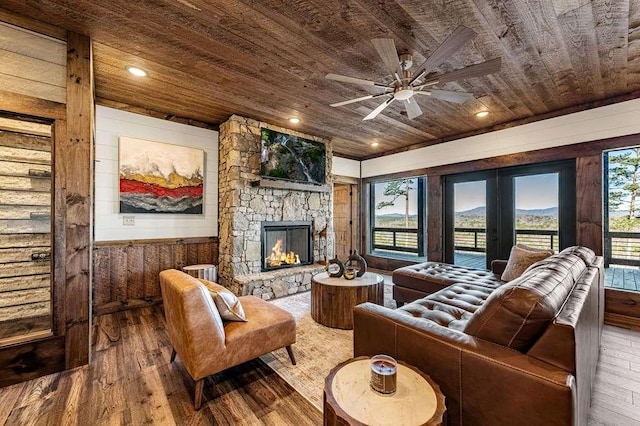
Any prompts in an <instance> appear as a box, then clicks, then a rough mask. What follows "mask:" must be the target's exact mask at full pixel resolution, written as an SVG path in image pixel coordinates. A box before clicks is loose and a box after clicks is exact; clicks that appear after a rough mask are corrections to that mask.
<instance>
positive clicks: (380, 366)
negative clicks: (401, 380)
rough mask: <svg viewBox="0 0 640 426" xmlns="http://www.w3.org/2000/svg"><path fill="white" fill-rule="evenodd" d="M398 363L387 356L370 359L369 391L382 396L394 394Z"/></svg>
mask: <svg viewBox="0 0 640 426" xmlns="http://www.w3.org/2000/svg"><path fill="white" fill-rule="evenodd" d="M397 371H398V363H397V362H396V360H395V359H393V358H391V357H390V356H388V355H376V356H374V357H373V358H371V389H373V390H374V391H376V392H378V393H381V394H384V395H393V394H394V393H395V392H396V378H397Z"/></svg>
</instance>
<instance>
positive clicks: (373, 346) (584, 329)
mask: <svg viewBox="0 0 640 426" xmlns="http://www.w3.org/2000/svg"><path fill="white" fill-rule="evenodd" d="M440 265H442V264H440ZM446 266H447V265H442V267H444V268H445V270H447V269H446ZM434 267H436V266H434ZM480 272H481V271H479V273H478V276H479V277H481V278H480V279H478V280H477V281H475V282H474V281H473V280H471V279H469V277H470V274H462V275H463V276H464V279H459V280H458V279H456V278H453V277H452V276H450V277H448V278H445V279H447V280H450V281H451V283H450V284H449V285H448V286H446V287H445V288H443V289H441V290H439V291H436V292H435V293H433V294H431V295H428V296H426V297H424V298H421V299H418V300H416V301H414V302H411V303H408V304H407V305H405V306H403V307H400V308H398V309H395V310H392V309H389V308H385V307H382V306H378V305H374V304H370V303H365V304H362V305H359V306H357V307H356V308H355V309H354V356H361V355H374V354H378V353H385V354H389V355H391V356H393V357H395V358H398V359H401V360H403V361H405V362H407V363H409V364H412V365H414V366H416V367H418V368H420V369H421V370H422V371H424V372H425V373H426V374H428V375H429V376H431V378H432V379H434V380H435V381H436V382H437V383H438V385H439V386H440V388H441V390H442V391H443V393H444V394H445V397H446V404H447V415H448V420H449V425H506V424H509V425H583V424H586V423H587V413H588V407H589V405H590V398H591V387H592V384H593V380H594V377H595V369H596V364H597V361H598V355H599V347H600V336H601V333H602V323H603V315H604V287H603V273H604V271H603V261H602V258H601V257H597V256H595V255H594V253H593V251H591V250H590V249H587V248H584V247H571V248H568V249H565V250H563V251H562V252H561V253H558V254H556V255H554V256H551V257H549V258H547V259H545V260H543V261H541V262H538V263H536V264H534V265H532V266H531V267H530V268H529V269H528V270H527V271H526V272H525V273H524V274H523V275H522V276H521V277H520V278H518V279H516V280H514V281H511V282H509V283H504V282H501V281H499V280H492V279H490V278H487V276H486V275H484V273H482V274H481V273H480ZM420 273H422V272H420ZM451 275H453V272H452V273H451ZM461 277H462V276H461ZM485 278H486V279H485ZM443 280H444V279H443Z"/></svg>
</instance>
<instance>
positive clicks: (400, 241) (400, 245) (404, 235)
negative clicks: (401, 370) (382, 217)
mask: <svg viewBox="0 0 640 426" xmlns="http://www.w3.org/2000/svg"><path fill="white" fill-rule="evenodd" d="M373 249H374V250H376V249H379V250H390V251H397V252H400V253H418V252H419V249H418V229H417V228H378V227H376V228H373Z"/></svg>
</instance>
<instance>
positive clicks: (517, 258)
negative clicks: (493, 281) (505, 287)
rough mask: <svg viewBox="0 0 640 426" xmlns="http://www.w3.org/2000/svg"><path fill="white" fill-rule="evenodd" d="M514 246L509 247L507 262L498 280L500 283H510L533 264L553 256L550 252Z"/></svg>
mask: <svg viewBox="0 0 640 426" xmlns="http://www.w3.org/2000/svg"><path fill="white" fill-rule="evenodd" d="M525 247H526V246H521V245H515V246H513V247H511V253H510V254H509V260H508V261H507V266H506V268H505V269H504V272H503V273H502V275H501V277H500V279H501V280H502V281H507V282H509V281H512V280H515V279H516V278H518V277H519V276H520V275H522V273H523V272H524V271H525V270H526V269H527V268H528V267H529V266H531V265H533V264H534V263H536V262H538V261H540V260H543V259H546V258H547V257H549V256H551V255H552V254H553V252H552V251H550V250H537V249H533V250H532V249H530V248H529V247H526V248H525Z"/></svg>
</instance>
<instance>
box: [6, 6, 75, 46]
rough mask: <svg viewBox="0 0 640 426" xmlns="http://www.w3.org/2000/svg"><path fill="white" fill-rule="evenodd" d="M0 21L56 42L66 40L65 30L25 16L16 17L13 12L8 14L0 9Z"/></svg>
mask: <svg viewBox="0 0 640 426" xmlns="http://www.w3.org/2000/svg"><path fill="white" fill-rule="evenodd" d="M0 21H3V22H6V23H8V24H11V25H15V26H16V27H20V28H24V29H27V30H29V31H33V32H36V33H39V34H44V35H46V36H49V37H53V38H57V39H58V40H62V41H66V40H67V30H65V29H64V28H60V27H56V26H54V25H51V24H46V23H44V22H42V21H36V20H35V19H32V18H27V17H26V16H22V15H17V14H15V13H13V12H9V11H8V10H6V9H2V8H0Z"/></svg>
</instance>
